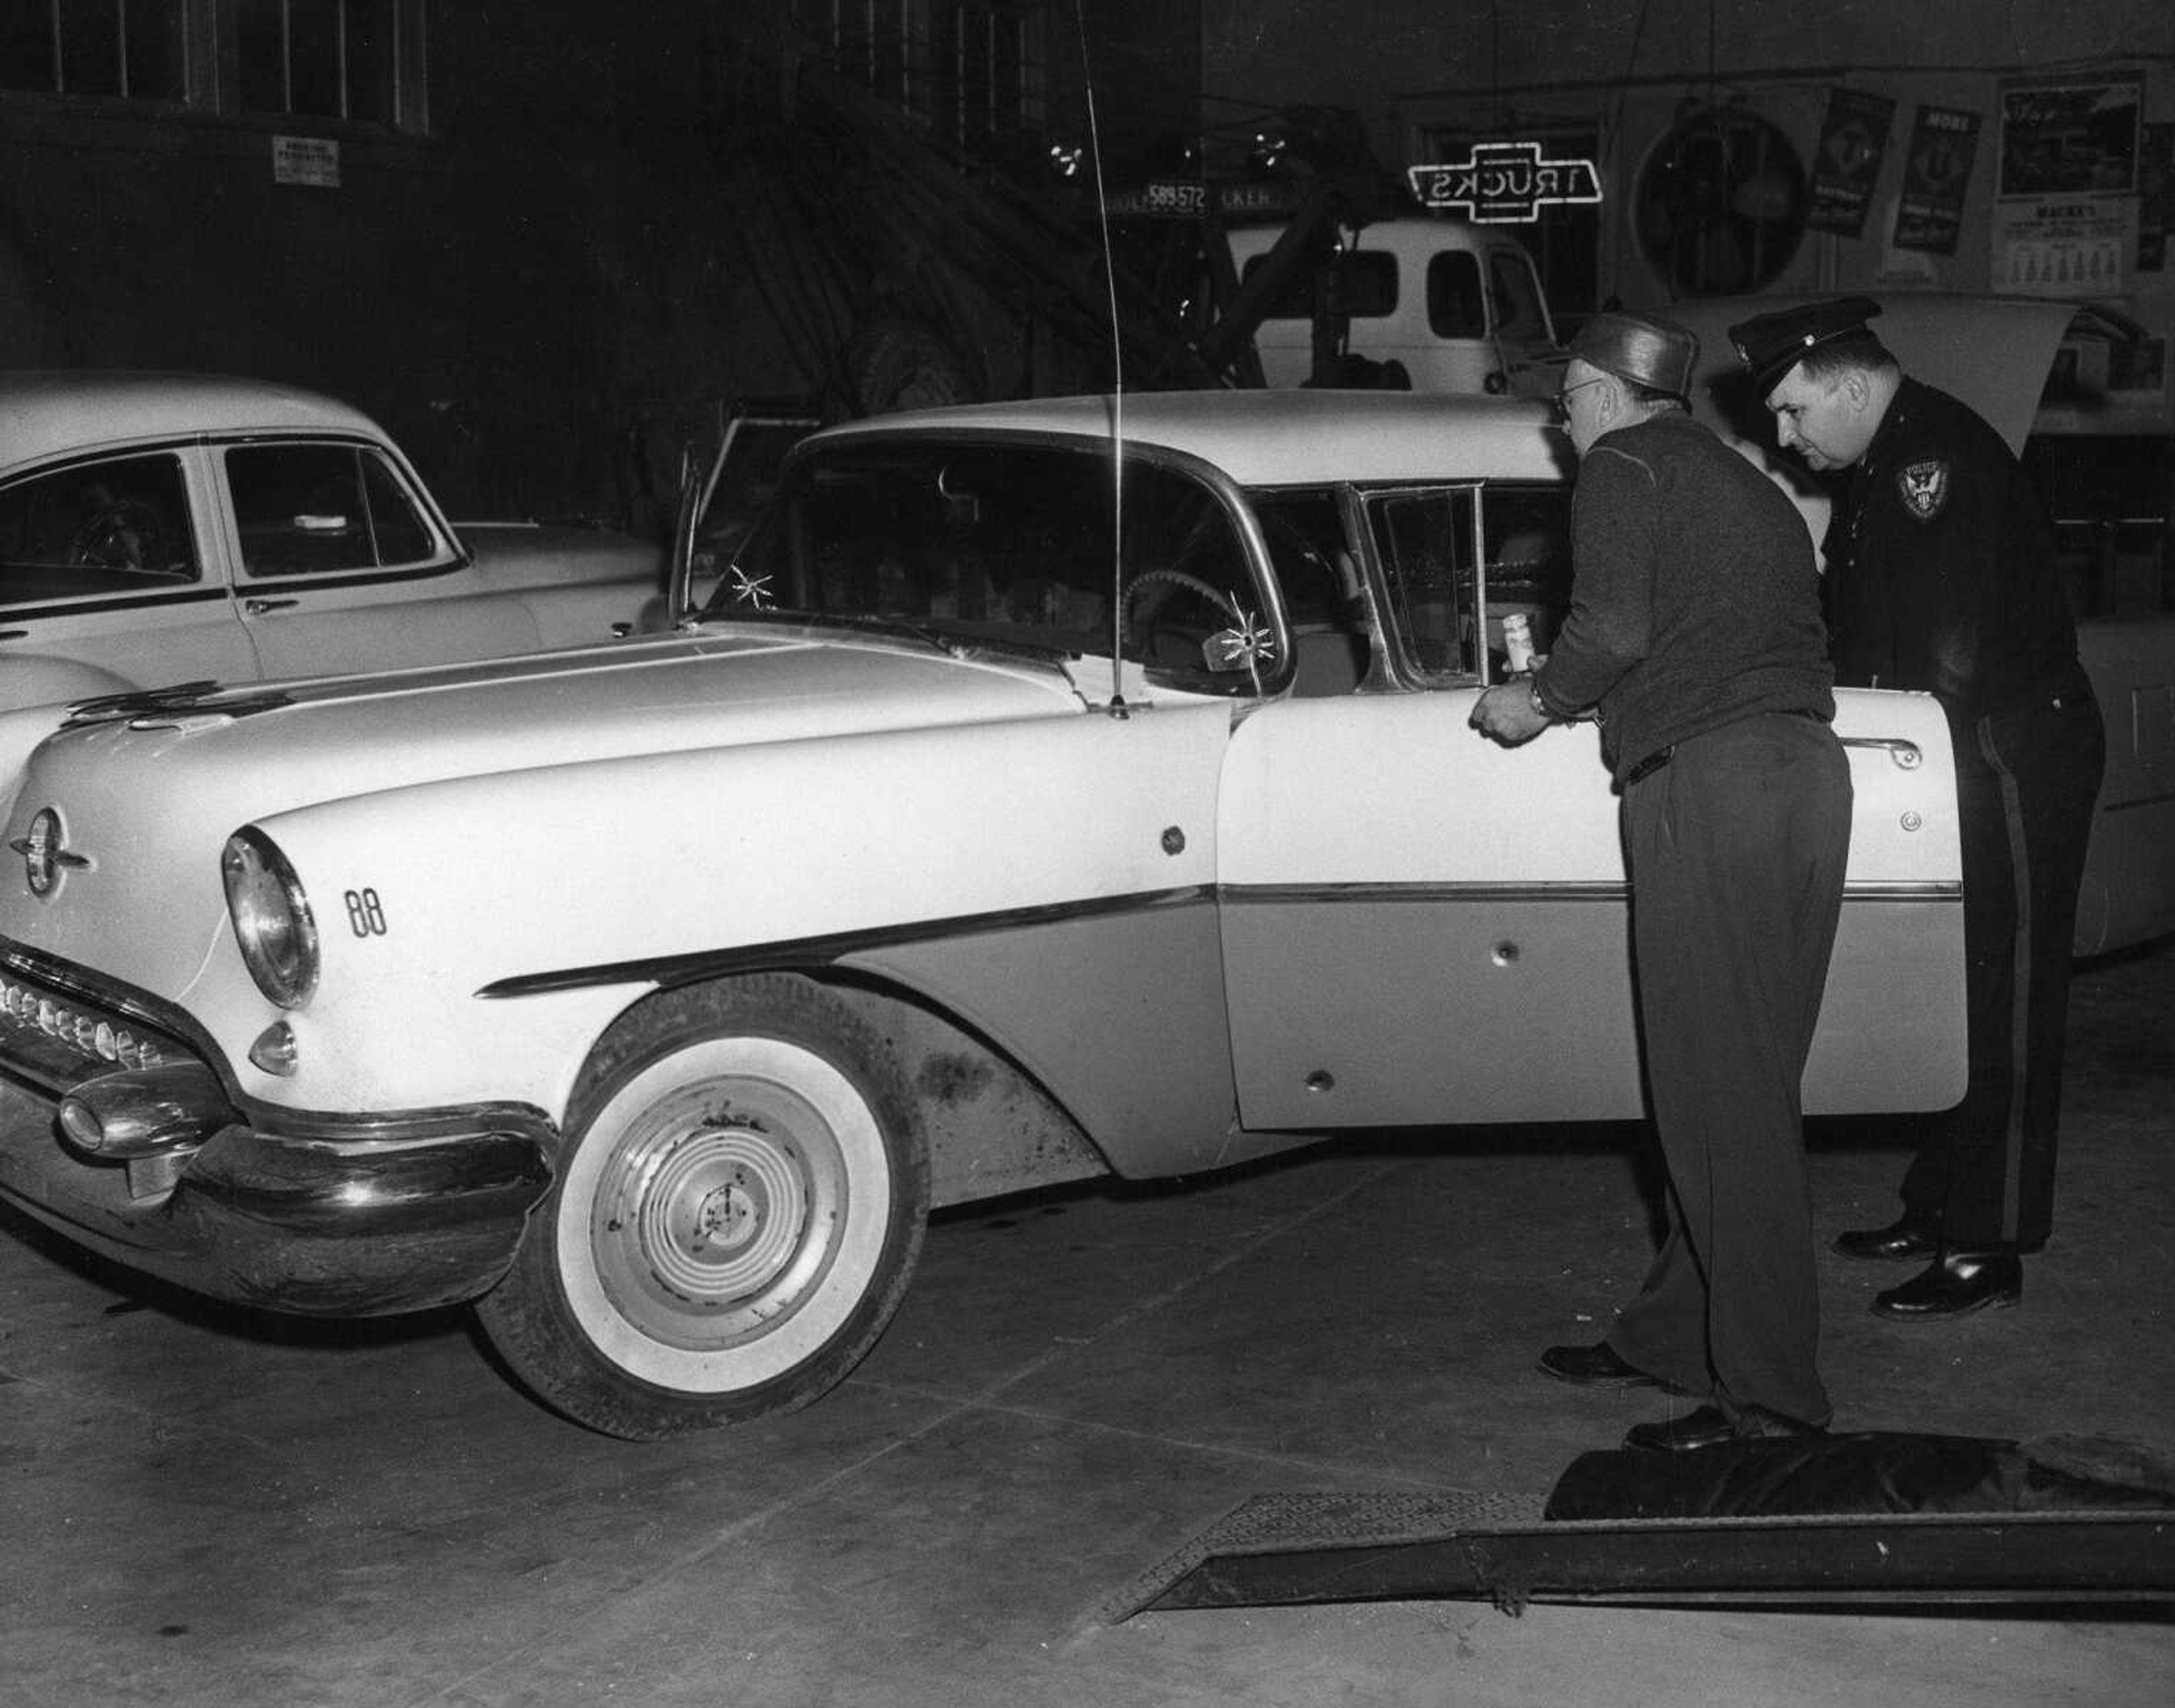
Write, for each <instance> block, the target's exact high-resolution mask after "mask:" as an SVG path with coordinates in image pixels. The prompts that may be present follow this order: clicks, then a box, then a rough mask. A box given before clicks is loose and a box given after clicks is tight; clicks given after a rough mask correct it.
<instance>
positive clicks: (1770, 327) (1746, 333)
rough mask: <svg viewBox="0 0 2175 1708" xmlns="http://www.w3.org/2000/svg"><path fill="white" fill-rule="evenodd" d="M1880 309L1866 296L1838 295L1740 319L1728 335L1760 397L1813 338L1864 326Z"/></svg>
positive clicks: (1824, 338) (1826, 337) (1822, 340)
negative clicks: (1800, 306)
mask: <svg viewBox="0 0 2175 1708" xmlns="http://www.w3.org/2000/svg"><path fill="white" fill-rule="evenodd" d="M1879 312H1880V305H1879V303H1877V302H1875V301H1874V300H1873V299H1872V298H1871V297H1869V296H1840V297H1837V298H1836V299H1835V300H1834V301H1830V302H1811V303H1807V304H1806V305H1805V306H1803V308H1784V309H1778V310H1777V311H1776V312H1774V313H1773V314H1761V315H1755V317H1753V318H1752V319H1750V320H1744V321H1739V322H1738V323H1737V324H1736V325H1735V326H1733V327H1732V328H1730V329H1729V341H1730V342H1731V343H1732V344H1735V345H1736V346H1737V359H1738V361H1741V362H1743V363H1744V366H1745V367H1746V368H1747V370H1749V371H1750V373H1751V375H1752V388H1753V390H1754V391H1755V392H1756V393H1758V394H1759V395H1760V396H1761V397H1763V398H1764V397H1765V396H1766V395H1767V393H1770V392H1771V391H1773V390H1774V389H1775V386H1776V382H1777V381H1779V380H1780V379H1781V378H1782V376H1783V375H1784V374H1786V373H1787V372H1789V371H1790V370H1791V369H1792V368H1793V367H1795V366H1797V365H1798V361H1799V360H1800V358H1802V357H1803V355H1804V354H1805V352H1806V351H1807V350H1810V349H1812V348H1813V346H1814V344H1825V343H1826V342H1827V341H1828V340H1829V339H1836V338H1841V337H1842V336H1843V335H1844V334H1845V333H1852V332H1863V330H1864V329H1865V323H1866V322H1868V321H1869V320H1871V319H1872V318H1873V317H1874V316H1875V315H1877V314H1879Z"/></svg>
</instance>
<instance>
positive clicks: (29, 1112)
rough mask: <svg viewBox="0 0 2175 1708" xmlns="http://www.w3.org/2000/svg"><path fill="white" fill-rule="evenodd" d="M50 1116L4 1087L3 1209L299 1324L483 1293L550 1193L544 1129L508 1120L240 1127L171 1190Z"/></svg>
mask: <svg viewBox="0 0 2175 1708" xmlns="http://www.w3.org/2000/svg"><path fill="white" fill-rule="evenodd" d="M56 1115H57V1099H55V1098H51V1097H48V1096H46V1095H44V1094H41V1093H39V1092H36V1091H33V1090H31V1089H30V1088H28V1087H24V1086H23V1085H21V1084H19V1083H17V1082H14V1081H13V1080H0V1198H4V1199H5V1200H7V1201H9V1202H11V1203H14V1204H15V1205H17V1206H19V1207H21V1208H22V1209H23V1210H24V1211H26V1212H29V1213H30V1215H31V1216H33V1217H35V1218H36V1219H38V1220H39V1221H41V1222H43V1223H46V1225H47V1226H49V1227H51V1228H53V1229H55V1230H56V1231H57V1232H58V1233H59V1234H62V1235H63V1236H64V1237H66V1238H68V1239H71V1240H73V1242H75V1243H76V1244H79V1245H83V1246H85V1247H87V1248H89V1250H93V1251H95V1252H97V1253H99V1254H100V1255H102V1256H105V1257H108V1258H111V1259H112V1260H113V1261H116V1262H118V1263H122V1264H124V1265H127V1266H129V1267H130V1268H133V1269H140V1270H143V1271H144V1272H147V1273H149V1274H152V1275H155V1276H157V1277H160V1279H162V1280H165V1281H170V1282H173V1283H175V1284H176V1286H180V1287H183V1288H188V1289H189V1290H190V1291H192V1292H195V1293H205V1294H208V1295H209V1296H210V1297H212V1298H214V1299H228V1300H231V1301H233V1302H235V1303H236V1304H249V1305H255V1306H258V1307H260V1308H263V1309H272V1310H280V1311H289V1312H293V1313H295V1314H297V1315H304V1316H379V1315H392V1314H393V1313H396V1312H400V1311H408V1310H421V1309H427V1308H429V1307H431V1306H433V1305H440V1304H457V1303H459V1302H460V1301H463V1300H465V1299H474V1298H475V1297H476V1296H478V1295H479V1294H480V1293H486V1292H488V1291H490V1289H491V1287H492V1286H493V1285H495V1284H496V1282H497V1280H498V1278H499V1277H501V1276H502V1275H503V1274H504V1273H505V1272H506V1269H507V1266H508V1265H509V1264H511V1263H512V1262H513V1254H514V1251H515V1249H516V1248H517V1247H518V1245H519V1244H520V1243H521V1233H522V1228H523V1225H524V1223H525V1222H526V1220H527V1217H528V1214H529V1211H530V1209H532V1208H533V1207H534V1206H535V1204H536V1202H537V1201H538V1200H539V1199H540V1198H541V1197H542V1196H544V1194H545V1191H546V1190H549V1188H550V1186H551V1165H550V1163H549V1161H548V1160H547V1159H548V1158H549V1155H550V1149H549V1146H550V1136H551V1126H550V1123H549V1122H548V1121H546V1120H545V1118H544V1117H543V1115H542V1114H540V1113H538V1112H537V1111H535V1110H533V1109H518V1108H516V1107H513V1106H506V1107H494V1108H487V1109H465V1110H445V1111H435V1112H432V1113H431V1114H428V1115H422V1116H416V1117H412V1118H409V1119H406V1120H396V1121H384V1120H376V1121H372V1122H369V1123H367V1124H358V1125H357V1131H358V1132H362V1131H366V1134H367V1136H362V1137H359V1138H356V1139H355V1140H352V1141H343V1140H341V1139H339V1138H337V1137H334V1136H330V1132H331V1129H332V1128H333V1127H334V1126H335V1125H337V1124H335V1123H331V1122H326V1123H322V1124H320V1125H322V1126H323V1127H324V1128H325V1129H326V1131H325V1132H323V1133H321V1134H319V1135H316V1136H310V1137H306V1138H304V1137H294V1136H285V1135H281V1134H275V1133H268V1132H263V1131H258V1129H256V1128H253V1127H250V1126H247V1125H242V1124H241V1123H240V1122H238V1121H237V1122H235V1123H233V1124H231V1125H225V1126H222V1127H220V1129H218V1131H215V1132H214V1133H213V1134H212V1136H210V1137H209V1139H208V1140H207V1141H205V1142H204V1143H203V1146H202V1147H200V1148H198V1149H196V1150H194V1151H193V1152H189V1153H188V1154H187V1156H186V1157H185V1158H182V1160H181V1162H180V1165H179V1167H178V1168H176V1171H175V1177H174V1180H173V1184H172V1187H171V1190H168V1191H166V1192H165V1193H164V1194H163V1195H161V1196H157V1197H153V1198H138V1197H136V1196H133V1195H132V1194H131V1192H130V1190H129V1186H128V1171H127V1168H124V1167H122V1166H119V1165H117V1164H114V1163H100V1162H93V1161H85V1160H83V1159H81V1158H79V1157H78V1156H77V1155H76V1154H75V1153H73V1152H71V1151H70V1150H69V1149H68V1147H66V1146H64V1145H63V1143H62V1141H61V1139H60V1137H59V1135H58V1130H57V1119H56Z"/></svg>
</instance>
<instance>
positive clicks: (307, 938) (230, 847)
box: [219, 825, 317, 1008]
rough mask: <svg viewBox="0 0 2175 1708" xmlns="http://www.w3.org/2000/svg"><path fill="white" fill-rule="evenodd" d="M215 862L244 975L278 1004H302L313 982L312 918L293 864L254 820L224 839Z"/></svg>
mask: <svg viewBox="0 0 2175 1708" xmlns="http://www.w3.org/2000/svg"><path fill="white" fill-rule="evenodd" d="M219 865H220V876H222V877H224V878H225V880H226V911H227V913H228V914H229V916H230V917H231V918H232V919H233V921H234V941H236V943H237V944H239V945H240V946H241V961H242V964H243V965H244V966H246V967H247V968H249V976H250V977H251V978H252V979H255V980H256V981H257V988H258V990H262V991H263V993H264V994H265V995H267V996H268V997H270V998H271V999H272V1000H274V1002H276V1003H278V1004H279V1006H281V1007H282V1008H299V1007H301V1006H302V1004H303V1003H305V1002H306V1001H307V1000H309V996H310V992H311V991H312V990H316V989H317V921H316V920H315V919H312V918H311V916H310V901H309V897H307V896H305V895H304V894H303V893H302V884H301V880H300V879H299V878H297V877H296V876H295V869H294V868H293V867H292V866H290V865H288V864H287V857H286V856H285V854H281V853H280V852H279V845H278V844H277V843H274V841H273V840H272V838H270V837H268V836H267V835H265V834H264V832H263V831H261V830H258V828H257V827H255V826H254V825H252V826H249V827H246V828H244V829H241V830H238V831H236V832H235V833H234V834H233V835H232V836H231V837H229V838H227V839H226V850H225V853H224V854H220V859H219Z"/></svg>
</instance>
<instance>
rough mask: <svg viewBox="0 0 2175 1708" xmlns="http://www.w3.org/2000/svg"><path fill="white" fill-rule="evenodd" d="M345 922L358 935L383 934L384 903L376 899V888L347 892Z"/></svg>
mask: <svg viewBox="0 0 2175 1708" xmlns="http://www.w3.org/2000/svg"><path fill="white" fill-rule="evenodd" d="M347 923H348V925H349V927H350V929H351V930H353V931H354V932H355V935H356V936H358V937H382V936H383V935H385V903H382V902H381V901H379V900H378V898H377V891H376V890H350V891H349V892H347Z"/></svg>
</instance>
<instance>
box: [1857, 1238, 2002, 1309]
mask: <svg viewBox="0 0 2175 1708" xmlns="http://www.w3.org/2000/svg"><path fill="white" fill-rule="evenodd" d="M2023 1297H2024V1261H2023V1259H2021V1258H2020V1257H2019V1256H2017V1255H2016V1254H2015V1252H2013V1251H1950V1252H1944V1254H1943V1255H1941V1256H1939V1258H1937V1259H1935V1260H1934V1262H1933V1263H1932V1264H1931V1265H1929V1266H1928V1267H1927V1268H1925V1269H1924V1270H1922V1271H1921V1272H1919V1273H1917V1275H1914V1276H1912V1277H1911V1278H1910V1279H1909V1280H1908V1281H1907V1282H1904V1283H1903V1284H1902V1286H1901V1287H1891V1288H1889V1289H1888V1291H1887V1292H1885V1293H1876V1294H1874V1299H1873V1314H1874V1315H1875V1316H1885V1317H1891V1318H1893V1319H1895V1320H1896V1321H1898V1322H1919V1321H1923V1320H1927V1319H1929V1318H1933V1317H1945V1316H1961V1315H1964V1313H1965V1312H1966V1311H1972V1310H1987V1309H1993V1310H1999V1309H2003V1308H2004V1307H2005V1306H2008V1305H2012V1304H2015V1303H2016V1301H2017V1300H2018V1299H2021V1298H2023Z"/></svg>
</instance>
